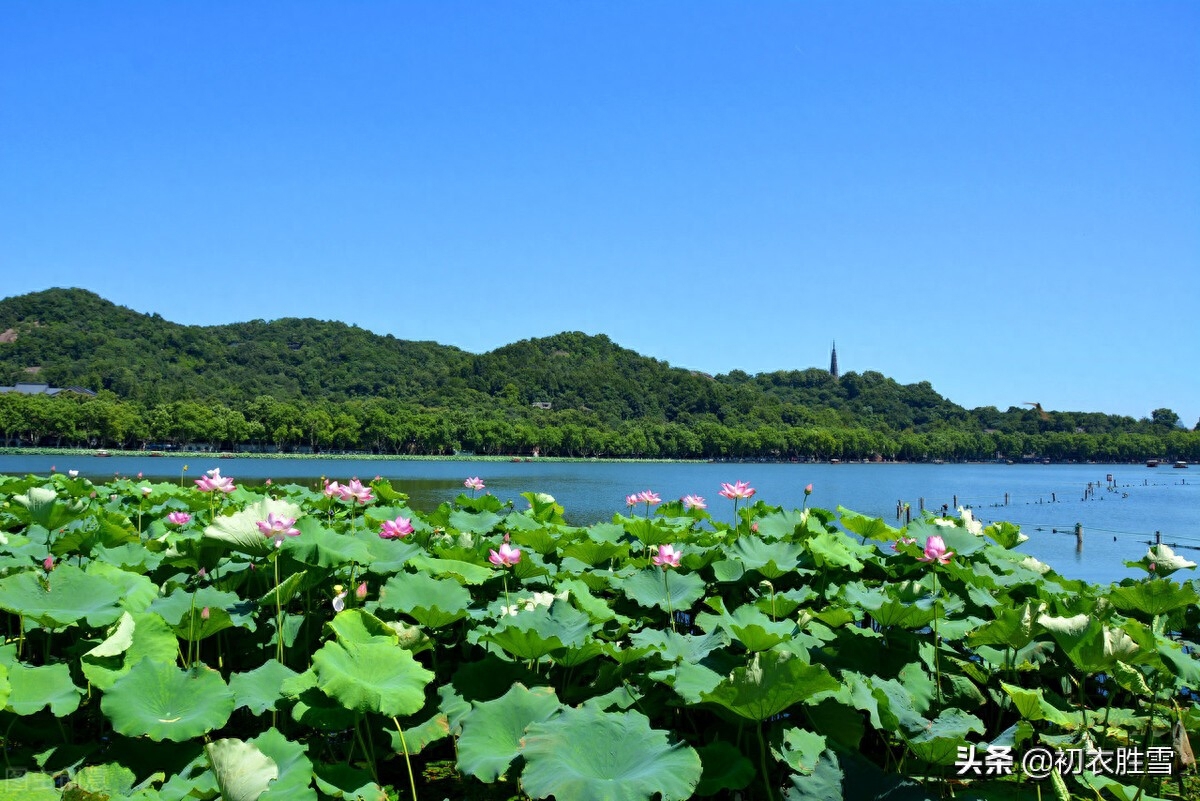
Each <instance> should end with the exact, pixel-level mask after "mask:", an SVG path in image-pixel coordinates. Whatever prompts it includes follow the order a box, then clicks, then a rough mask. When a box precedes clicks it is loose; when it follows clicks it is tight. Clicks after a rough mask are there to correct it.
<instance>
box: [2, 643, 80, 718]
mask: <svg viewBox="0 0 1200 801" xmlns="http://www.w3.org/2000/svg"><path fill="white" fill-rule="evenodd" d="M0 664H3V665H4V666H6V667H7V671H8V676H7V681H6V682H5V681H4V677H2V676H0V683H2V684H4V685H7V688H8V693H7V695H8V703H7V706H6V708H7V709H8V710H9V711H10V712H14V713H16V714H18V715H32V714H34V713H36V712H40V711H41V710H42V709H43V708H45V707H47V706H49V707H50V711H51V712H52V713H53V714H54V715H55V716H56V717H65V716H67V715H69V714H71V713H72V712H74V711H75V710H76V709H78V708H79V699H80V696H82V695H83V690H80V689H79V688H78V687H76V686H75V683H74V682H73V681H71V669H70V668H69V667H68V666H67V665H63V664H58V665H43V666H40V667H31V666H29V665H26V664H25V663H23V662H20V661H18V660H17V658H16V646H15V645H8V646H5V647H4V648H2V649H0ZM0 689H3V688H2V687H0ZM2 694H3V693H2V692H0V695H2Z"/></svg>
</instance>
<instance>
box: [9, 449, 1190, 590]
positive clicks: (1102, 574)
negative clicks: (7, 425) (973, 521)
mask: <svg viewBox="0 0 1200 801" xmlns="http://www.w3.org/2000/svg"><path fill="white" fill-rule="evenodd" d="M185 464H187V465H188V472H187V477H188V479H189V480H191V479H195V478H198V477H199V476H201V475H202V474H203V473H204V471H205V470H208V469H211V468H213V467H220V468H221V473H222V474H223V475H228V476H231V477H233V478H234V479H236V480H244V481H251V482H255V483H257V482H261V481H263V480H265V479H267V478H270V479H272V480H273V481H274V482H275V483H277V484H278V483H287V482H296V483H309V484H314V485H315V484H316V483H317V482H319V481H320V478H321V477H322V476H325V477H328V478H329V479H330V480H337V481H346V480H348V479H350V478H352V477H358V478H361V479H364V480H366V479H370V478H372V477H374V476H376V475H380V476H383V477H384V478H387V479H390V480H391V481H392V482H393V484H394V485H395V486H396V487H397V489H400V490H402V491H403V492H406V493H408V495H409V496H410V498H411V504H412V506H413V507H414V508H416V509H419V510H423V511H428V510H430V509H432V508H434V507H436V506H437V505H438V504H439V503H441V502H443V501H448V500H451V499H453V498H454V497H455V496H456V495H457V494H458V493H459V492H462V491H464V490H463V486H462V482H463V479H465V478H467V477H468V476H475V475H478V476H480V477H481V478H482V479H483V480H484V482H486V484H487V488H488V491H489V492H491V493H493V494H494V495H496V496H497V497H499V498H500V499H501V500H506V501H508V500H511V501H513V502H514V504H515V506H516V508H517V509H523V508H525V507H526V503H525V501H524V499H522V498H521V497H520V493H522V492H530V491H532V492H545V493H549V494H550V495H553V496H554V497H555V498H556V499H557V500H558V502H559V503H561V504H562V505H563V506H564V507H565V508H566V513H567V518H568V520H570V522H572V523H575V524H578V525H587V524H590V523H594V522H597V521H599V520H608V519H610V518H611V517H612V515H613V514H614V513H616V512H625V496H626V495H628V494H630V493H633V492H638V491H641V490H647V489H648V490H653V491H655V492H657V493H658V494H659V495H660V496H661V497H662V498H664V499H672V498H680V497H683V496H684V495H691V494H695V495H701V496H703V497H704V498H706V499H707V501H708V506H709V511H710V512H711V513H712V514H713V515H714V516H715V517H723V518H725V519H731V518H732V514H731V512H732V502H731V501H728V500H726V499H725V498H721V497H720V496H718V495H717V493H718V492H719V491H720V486H721V483H722V482H730V483H732V482H734V481H739V480H743V481H748V482H749V483H750V484H751V486H753V487H755V488H756V489H757V490H758V494H757V495H756V496H755V500H758V499H762V500H764V501H766V502H767V503H768V504H772V505H780V506H784V507H787V508H791V507H798V506H800V505H801V503H802V501H803V497H804V486H805V485H806V484H809V483H811V484H812V485H813V494H812V497H811V498H810V499H809V505H810V506H820V507H824V508H827V509H835V508H836V507H837V506H838V505H842V506H845V507H847V508H849V509H853V510H855V511H856V512H860V513H862V514H866V515H871V516H876V517H882V518H883V519H884V520H886V521H887V522H889V523H895V522H896V505H897V502H898V501H902V502H905V503H909V504H911V506H912V511H913V515H914V516H915V515H916V514H917V511H918V508H919V504H920V499H922V498H923V499H924V503H925V508H926V509H932V510H940V509H941V507H942V505H943V504H946V505H948V506H949V507H950V508H951V509H953V508H954V505H955V501H956V500H957V504H958V505H960V506H970V507H972V509H973V510H974V512H975V516H976V517H977V518H980V519H982V520H983V521H985V522H994V521H997V520H1008V521H1011V522H1013V523H1018V524H1020V525H1021V528H1022V531H1023V532H1024V533H1025V534H1027V535H1028V536H1029V538H1030V541H1029V542H1027V543H1025V544H1024V545H1023V546H1022V549H1023V550H1026V551H1027V552H1028V553H1030V554H1031V555H1032V556H1035V557H1037V558H1038V559H1040V560H1042V561H1043V562H1046V563H1048V564H1049V565H1051V566H1052V567H1053V568H1054V569H1055V570H1057V571H1058V572H1060V573H1062V574H1063V575H1065V576H1069V577H1072V578H1080V579H1086V580H1088V581H1095V582H1108V581H1116V580H1119V579H1121V578H1123V577H1126V576H1138V575H1145V574H1144V573H1143V572H1141V571H1134V570H1131V569H1129V568H1126V567H1125V566H1124V565H1123V562H1124V561H1126V560H1130V561H1133V560H1137V559H1140V558H1141V557H1142V556H1143V555H1144V554H1145V553H1146V550H1147V547H1148V545H1149V543H1150V542H1151V541H1153V539H1154V535H1155V532H1161V534H1162V541H1163V542H1164V543H1167V544H1169V545H1172V547H1175V548H1176V551H1177V552H1178V553H1179V554H1180V555H1181V556H1184V557H1185V558H1188V559H1191V560H1193V561H1200V522H1198V521H1200V475H1195V474H1196V473H1197V472H1198V471H1196V470H1194V469H1193V470H1175V469H1172V468H1171V467H1170V466H1169V465H1167V466H1162V467H1159V468H1156V469H1150V468H1146V467H1141V466H1137V465H1128V464H1124V465H1040V464H1030V465H1022V464H1014V465H1004V464H945V465H933V464H758V463H744V464H743V463H737V464H731V463H695V462H672V463H661V464H660V463H623V462H616V463H614V462H546V461H530V462H468V461H436V460H393V461H389V460H346V459H288V460H280V459H257V458H251V457H238V458H235V459H216V458H209V459H198V458H195V457H189V458H183V457H173V456H163V457H155V458H151V457H149V456H145V457H142V456H112V457H109V458H96V457H90V456H74V457H64V456H61V455H56V456H0V473H2V474H9V475H11V474H18V475H20V474H24V473H40V474H44V473H47V472H49V470H50V467H51V466H52V465H53V466H55V467H56V468H57V469H58V470H59V471H66V470H69V469H77V470H79V471H80V472H81V473H82V474H83V475H85V476H88V477H89V478H92V479H93V480H104V479H108V478H112V476H113V475H114V474H115V473H118V474H121V475H136V474H137V473H138V472H139V471H140V472H143V473H144V474H145V476H146V477H147V478H154V479H174V480H178V479H179V477H180V475H181V473H182V470H183V466H184V465H185ZM1110 473H1111V474H1112V475H1113V478H1114V479H1115V484H1116V489H1115V490H1108V489H1107V488H1106V485H1107V481H1106V478H1107V475H1108V474H1110ZM1089 481H1090V482H1093V483H1094V484H1097V485H1098V487H1099V488H1098V489H1097V490H1096V491H1095V493H1094V495H1093V496H1092V497H1091V498H1089V499H1086V500H1085V499H1084V489H1085V487H1086V486H1087V484H1088V482H1089ZM1006 493H1007V496H1008V503H1007V506H1006V505H1005V495H1006ZM956 496H957V497H956ZM641 508H642V507H639V510H640V509H641ZM1076 523H1082V524H1083V529H1084V544H1083V548H1082V549H1077V548H1076V541H1075V536H1074V527H1075V524H1076ZM1192 575H1193V573H1192V571H1188V572H1187V573H1186V574H1184V573H1179V574H1176V577H1178V578H1190V577H1192Z"/></svg>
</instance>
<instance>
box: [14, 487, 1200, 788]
mask: <svg viewBox="0 0 1200 801" xmlns="http://www.w3.org/2000/svg"><path fill="white" fill-rule="evenodd" d="M481 484H482V482H478V483H473V482H467V483H466V487H467V490H466V491H464V492H463V493H462V494H461V495H459V496H458V498H457V499H456V500H455V501H454V502H452V503H445V504H442V505H441V506H440V507H439V508H437V509H436V510H434V511H433V512H431V513H428V514H420V513H417V512H414V511H413V510H412V509H410V508H409V506H408V505H407V497H406V496H405V494H404V493H403V492H402V491H401V490H402V487H401V488H397V487H394V486H393V485H392V484H391V483H390V482H388V481H385V480H381V479H377V480H375V481H373V482H371V483H369V484H366V485H364V484H360V483H359V482H357V481H349V482H347V483H346V484H344V485H343V484H339V483H336V482H335V483H333V484H331V485H328V486H326V488H325V490H324V491H320V490H314V489H311V488H306V487H302V486H299V485H288V486H269V485H268V486H259V487H255V488H248V487H241V486H237V485H236V482H234V481H232V480H230V479H229V478H228V477H223V476H220V474H219V473H217V472H216V471H212V472H211V473H210V474H209V475H206V476H204V478H202V479H200V480H198V481H192V480H181V481H179V482H174V481H166V482H162V481H159V482H152V481H146V480H140V479H127V478H115V479H114V480H112V481H109V482H106V483H93V482H92V481H90V480H88V479H86V478H81V477H78V476H70V475H62V474H54V475H51V476H48V477H45V476H25V477H0V504H2V505H0V614H3V617H4V623H3V625H4V626H5V642H4V645H3V647H0V707H2V708H3V712H2V717H3V720H0V726H2V729H0V732H2V736H3V738H4V759H5V768H6V774H5V776H4V778H3V779H2V780H0V799H6V798H13V799H32V800H34V801H36V800H37V799H43V798H44V799H57V798H72V799H104V798H110V799H125V798H129V799H159V798H162V799H172V800H175V801H182V799H215V798H218V797H220V798H224V799H227V801H242V800H243V799H260V798H261V799H287V800H288V801H293V800H294V799H317V798H346V799H360V798H361V799H385V798H389V799H394V798H426V799H440V798H446V797H465V798H478V799H485V798H486V799H510V798H534V799H541V798H556V799H560V801H576V800H577V799H578V800H580V801H589V800H590V799H613V801H618V800H619V801H634V800H635V799H659V798H661V799H684V798H693V797H696V798H704V797H717V798H733V797H740V798H744V799H762V800H763V801H766V800H767V799H773V800H778V799H790V800H791V801H808V800H809V799H811V800H812V801H816V799H840V798H844V799H881V798H884V797H886V798H888V799H924V798H949V797H953V798H959V799H1017V798H1043V797H1044V798H1058V799H1071V798H1080V799H1083V798H1087V799H1096V798H1104V799H1118V800H1119V801H1134V799H1138V798H1140V799H1154V798H1195V797H1196V795H1195V792H1196V790H1197V785H1196V784H1195V780H1194V778H1193V777H1192V776H1190V775H1189V776H1185V775H1184V773H1185V771H1191V770H1194V767H1191V766H1190V762H1191V761H1192V760H1191V749H1190V746H1189V745H1188V733H1189V732H1191V733H1192V734H1195V733H1196V732H1197V731H1198V730H1200V704H1198V703H1197V696H1196V695H1195V694H1194V693H1193V689H1194V688H1198V687H1200V662H1198V661H1197V656H1196V654H1195V650H1194V643H1195V642H1196V641H1197V638H1198V637H1200V631H1198V628H1197V627H1198V623H1200V608H1198V606H1197V604H1198V603H1200V594H1198V592H1197V589H1198V587H1197V582H1196V581H1195V580H1193V579H1191V578H1190V576H1191V575H1192V569H1193V568H1194V567H1195V566H1194V565H1193V564H1192V563H1190V562H1187V561H1185V560H1183V559H1181V558H1179V557H1177V556H1176V555H1175V554H1173V553H1172V552H1171V551H1170V550H1169V549H1168V548H1166V547H1165V546H1156V547H1155V548H1152V549H1151V550H1150V551H1149V552H1148V553H1147V554H1146V556H1145V557H1144V558H1143V559H1142V560H1141V561H1140V562H1138V563H1136V564H1137V565H1139V566H1140V567H1141V568H1142V570H1143V572H1144V578H1139V579H1126V580H1124V581H1122V582H1121V583H1120V584H1112V585H1104V586H1100V585H1093V584H1087V583H1083V582H1079V581H1074V580H1069V579H1066V578H1064V577H1062V576H1060V575H1059V574H1057V573H1056V572H1055V571H1054V570H1053V569H1051V568H1050V567H1049V566H1047V565H1044V564H1042V563H1040V562H1038V561H1037V560H1035V559H1032V558H1031V557H1029V556H1028V555H1026V554H1024V553H1022V552H1021V550H1020V542H1021V540H1022V535H1021V533H1020V531H1019V530H1018V528H1017V527H1016V526H1014V525H1011V524H1007V523H997V524H993V525H990V526H987V527H983V526H982V525H980V524H979V523H978V522H976V521H975V520H973V519H972V517H971V515H970V513H969V512H964V513H963V514H962V515H961V516H954V517H948V518H936V517H933V516H926V517H924V518H922V519H919V520H914V521H913V522H912V523H911V524H910V525H908V526H906V527H904V528H895V527H892V526H890V525H888V524H887V523H886V522H884V521H883V520H880V519H873V518H868V517H864V516H862V515H858V514H856V513H854V512H852V511H849V510H846V509H842V508H837V509H835V510H826V509H821V508H804V509H784V508H780V507H776V506H771V505H770V504H769V503H767V502H766V501H764V500H762V499H761V498H760V499H758V500H756V501H755V502H753V503H751V501H752V500H753V498H752V496H753V495H754V492H753V490H752V489H751V488H749V487H748V486H745V485H743V484H741V483H740V482H739V483H738V484H733V485H724V486H725V491H723V492H722V494H725V495H726V497H727V498H729V502H731V503H732V504H733V505H734V509H735V514H734V515H733V520H734V521H735V522H733V523H732V524H731V523H728V522H724V520H718V519H716V518H715V517H713V516H710V515H709V513H708V511H707V510H706V509H705V508H704V504H703V503H702V502H699V501H700V499H697V498H692V497H689V498H688V499H687V502H686V503H685V502H684V500H679V501H668V502H665V503H662V502H659V499H658V498H657V496H656V495H655V494H654V493H653V492H651V491H644V492H641V493H636V494H634V495H631V496H630V499H629V504H628V505H627V506H626V507H625V509H624V512H623V513H617V514H614V515H613V517H612V519H611V521H608V522H603V523H599V524H596V525H591V526H587V527H576V526H571V525H568V524H567V523H566V522H565V520H564V518H563V508H562V507H561V506H559V505H558V504H557V503H556V502H555V500H554V499H553V498H551V497H549V496H546V495H540V494H537V493H534V492H530V493H526V494H525V495H524V496H523V497H524V500H525V502H524V503H518V504H511V503H504V502H501V501H500V500H498V499H497V498H495V497H494V496H492V495H489V494H486V490H484V488H483V487H482V486H481ZM633 489H637V488H631V490H633ZM715 489H716V488H700V487H698V488H697V490H698V491H701V492H704V491H705V490H708V491H712V490H715ZM806 500H807V499H806ZM722 503H725V501H722ZM722 511H723V512H727V511H728V507H726V508H725V509H723V510H722ZM721 517H723V518H725V517H727V515H725V514H722V515H721ZM1179 571H1183V572H1179ZM1180 576H1184V577H1187V578H1186V580H1184V581H1180V580H1179V577H1180ZM1038 749H1049V751H1050V752H1051V753H1054V754H1058V755H1060V756H1062V755H1067V754H1072V753H1078V754H1081V755H1083V756H1084V760H1083V762H1081V763H1080V764H1078V765H1072V764H1071V763H1070V762H1069V761H1068V760H1067V759H1065V758H1064V759H1063V762H1062V764H1060V765H1059V766H1058V769H1053V770H1050V771H1048V772H1047V773H1045V774H1044V775H1041V776H1037V777H1035V776H1034V775H1032V774H1031V771H1027V770H1023V767H1025V765H1024V764H1023V762H1022V755H1024V754H1028V753H1029V752H1031V751H1034V750H1038ZM1134 752H1136V753H1137V754H1138V755H1139V760H1140V761H1139V762H1138V763H1137V764H1131V763H1132V757H1131V756H1130V755H1131V754H1133V753H1134ZM975 753H978V754H979V755H980V758H979V763H977V764H975V763H973V762H972V761H971V760H970V759H968V757H969V756H971V755H974V754H975ZM1118 753H1120V754H1123V755H1125V757H1129V759H1128V760H1125V759H1123V760H1122V763H1121V764H1120V765H1117V764H1115V762H1113V761H1112V760H1104V759H1096V758H1095V757H1096V756H1097V755H1101V756H1102V755H1104V754H1108V755H1109V756H1112V755H1114V754H1118ZM985 755H986V757H987V760H986V761H984V756H985ZM1088 755H1091V757H1092V758H1091V759H1088V758H1087V757H1088ZM1006 758H1007V760H1008V761H1007V762H1006V761H1005V759H1006ZM1006 764H1007V765H1008V766H1009V769H1007V770H1006V769H1005V765H1006Z"/></svg>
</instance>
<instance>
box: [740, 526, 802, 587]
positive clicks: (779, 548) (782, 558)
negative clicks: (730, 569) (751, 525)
mask: <svg viewBox="0 0 1200 801" xmlns="http://www.w3.org/2000/svg"><path fill="white" fill-rule="evenodd" d="M802 553H804V546H802V545H800V544H799V543H795V542H772V543H766V542H764V541H763V540H762V539H761V538H760V537H756V536H748V537H738V538H737V540H736V541H735V542H734V543H733V545H732V546H730V548H729V552H728V558H730V559H734V560H736V561H739V562H741V563H742V564H743V565H745V566H746V569H747V570H756V571H758V573H759V574H760V575H762V576H763V577H765V578H768V579H777V578H779V577H780V576H782V575H785V574H787V573H790V572H792V571H793V570H795V569H796V567H797V566H798V564H799V562H800V555H801V554H802Z"/></svg>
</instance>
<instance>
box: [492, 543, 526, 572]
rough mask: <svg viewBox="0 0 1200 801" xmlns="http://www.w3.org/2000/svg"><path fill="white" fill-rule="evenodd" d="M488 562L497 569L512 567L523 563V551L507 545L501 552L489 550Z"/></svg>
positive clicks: (501, 547)
mask: <svg viewBox="0 0 1200 801" xmlns="http://www.w3.org/2000/svg"><path fill="white" fill-rule="evenodd" d="M488 561H489V562H491V563H492V564H493V565H496V566H497V567H511V566H512V565H515V564H516V563H517V562H520V561H521V549H520V548H514V547H512V546H511V545H508V544H507V543H505V544H504V545H501V546H500V550H499V551H493V550H490V549H489V550H488Z"/></svg>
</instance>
